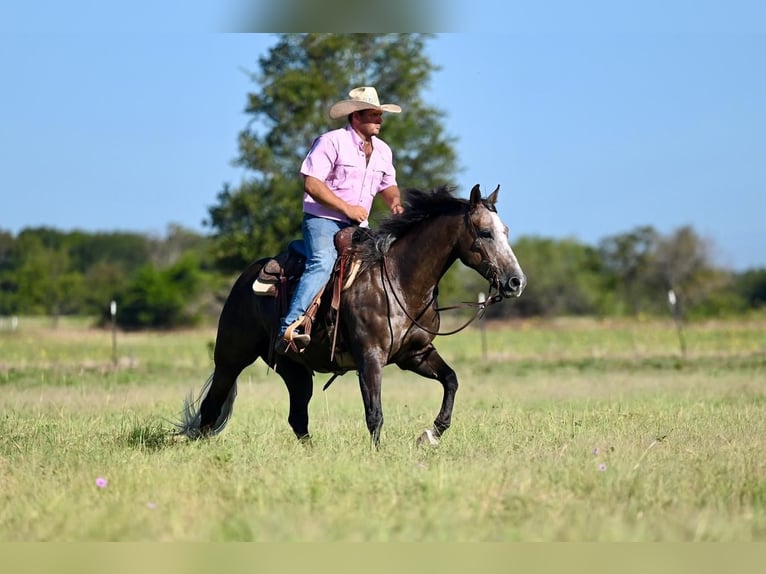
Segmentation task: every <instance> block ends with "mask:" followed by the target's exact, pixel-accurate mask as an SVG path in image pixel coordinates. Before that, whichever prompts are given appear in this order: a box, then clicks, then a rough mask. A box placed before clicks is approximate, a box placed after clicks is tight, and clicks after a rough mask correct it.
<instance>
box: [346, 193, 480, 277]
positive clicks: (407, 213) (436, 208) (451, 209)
mask: <svg viewBox="0 0 766 574" xmlns="http://www.w3.org/2000/svg"><path fill="white" fill-rule="evenodd" d="M454 190H455V188H454V187H450V186H446V185H442V186H440V187H437V188H436V189H432V190H430V191H422V190H420V189H414V188H411V189H407V190H406V191H405V193H404V213H401V214H399V215H393V214H392V215H389V216H388V217H386V219H384V220H383V221H382V222H381V224H380V227H379V228H378V230H377V233H375V234H372V235H371V236H370V237H369V238H368V239H367V240H365V241H364V242H363V244H362V245H361V246H360V255H361V259H362V260H363V261H365V262H368V263H369V262H374V261H377V260H379V259H380V258H381V257H382V256H383V255H384V254H385V253H386V252H387V251H388V248H389V247H390V246H391V244H392V243H393V242H394V241H396V240H397V239H399V238H400V237H402V236H404V235H406V234H407V233H409V232H410V231H411V230H412V229H414V228H416V227H418V226H420V224H422V223H423V222H425V221H428V220H430V219H433V218H435V217H439V216H441V215H452V214H456V213H461V212H463V211H465V209H466V207H467V205H468V200H466V199H462V198H459V197H455V196H454V195H453V191H454Z"/></svg>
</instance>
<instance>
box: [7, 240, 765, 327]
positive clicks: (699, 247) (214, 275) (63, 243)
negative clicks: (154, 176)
mask: <svg viewBox="0 0 766 574" xmlns="http://www.w3.org/2000/svg"><path fill="white" fill-rule="evenodd" d="M213 241H214V240H213V239H212V238H210V237H207V236H204V235H200V234H197V233H195V232H192V231H189V230H186V229H184V228H182V227H179V226H171V227H169V229H168V231H167V234H166V235H165V236H164V237H152V236H147V235H143V234H138V233H124V232H113V233H84V232H81V231H73V232H63V231H57V230H55V229H50V228H28V229H24V230H23V231H21V232H20V233H19V234H18V236H13V235H12V234H10V233H8V232H3V231H0V316H2V315H4V316H10V315H48V316H50V317H52V318H54V319H55V318H56V317H59V316H61V315H89V316H97V317H100V318H101V320H102V321H104V322H106V321H108V320H110V317H109V307H110V302H111V301H115V302H116V303H117V306H118V309H119V311H118V314H117V320H118V323H119V325H120V326H122V327H123V328H173V327H182V326H192V325H197V324H199V323H201V322H211V321H215V320H216V319H217V316H218V313H219V312H220V308H221V303H222V301H223V298H224V297H225V296H226V294H227V292H228V289H229V287H230V285H231V282H232V280H233V278H234V277H233V276H232V275H231V274H230V273H226V272H223V271H221V269H222V268H226V262H225V261H224V262H220V261H216V259H215V256H214V253H215V249H214V242H213ZM513 247H514V250H515V251H516V254H517V256H518V257H519V260H520V261H521V264H522V266H523V268H524V270H525V272H526V273H527V276H528V278H529V284H528V287H527V290H526V291H525V293H524V295H523V296H522V297H521V298H519V299H518V300H514V301H512V302H508V303H506V304H503V305H494V306H491V307H489V309H488V311H487V317H488V318H495V319H504V318H511V317H533V316H556V315H598V316H630V315H637V314H648V315H653V314H665V313H667V312H668V298H667V294H668V291H669V290H671V289H672V290H673V291H674V293H675V295H676V297H677V300H678V301H679V302H680V305H681V306H682V308H681V309H682V312H683V313H684V315H685V316H687V317H711V316H722V315H732V314H738V313H743V312H747V311H748V310H751V309H757V308H760V307H763V306H764V305H766V269H752V270H747V271H744V272H739V273H736V272H732V271H728V270H725V269H721V268H717V267H716V266H715V265H714V263H713V262H712V261H711V257H710V252H711V247H710V246H709V245H708V244H707V243H706V242H705V241H703V240H702V239H701V238H700V237H699V236H698V235H697V234H696V233H695V231H694V229H692V228H691V227H682V228H679V229H678V230H676V231H675V232H673V233H671V234H669V235H662V234H660V233H658V232H657V231H656V230H654V229H653V228H652V227H641V228H637V229H635V230H633V231H630V232H627V233H624V234H619V235H615V236H611V237H607V238H605V239H603V240H602V241H600V242H599V244H598V245H596V246H591V245H586V244H583V243H582V242H579V241H577V240H575V239H562V240H558V239H550V238H541V237H521V238H519V239H518V240H516V241H514V245H513ZM263 255H266V254H261V256H263ZM486 291H487V284H486V282H485V281H484V280H483V279H482V278H481V277H480V276H478V275H477V274H476V273H475V272H473V271H472V270H469V269H466V268H464V267H462V266H461V265H459V264H458V265H457V266H455V267H453V269H452V270H451V271H450V272H449V273H448V275H447V276H446V277H445V279H444V280H443V281H442V284H441V285H440V302H441V303H442V304H446V303H451V302H456V301H461V300H462V301H475V300H476V298H477V296H478V294H479V293H480V292H485V293H486Z"/></svg>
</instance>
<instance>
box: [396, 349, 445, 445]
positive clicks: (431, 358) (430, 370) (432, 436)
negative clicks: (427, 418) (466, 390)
mask: <svg viewBox="0 0 766 574" xmlns="http://www.w3.org/2000/svg"><path fill="white" fill-rule="evenodd" d="M398 365H399V367H401V368H402V369H407V370H409V371H412V372H413V373H417V374H418V375H421V376H423V377H427V378H429V379H436V380H438V381H439V382H440V383H441V384H442V388H443V389H444V395H443V396H442V406H441V408H440V409H439V414H437V415H436V419H434V426H433V429H426V430H425V431H424V432H423V434H421V435H420V437H419V438H418V444H431V445H434V446H435V445H437V444H439V438H440V437H441V436H442V434H444V432H445V431H446V430H447V429H448V428H449V427H450V425H451V424H452V408H453V407H454V405H455V394H456V393H457V387H458V382H457V375H456V374H455V371H454V370H453V369H452V367H450V366H449V365H448V364H447V363H446V362H445V361H444V359H442V357H441V355H439V352H438V351H437V350H436V349H435V348H434V346H433V345H429V346H428V347H427V348H426V349H424V350H423V351H422V352H421V353H418V354H417V355H415V356H413V357H411V358H409V359H407V360H406V361H402V362H399V363H398Z"/></svg>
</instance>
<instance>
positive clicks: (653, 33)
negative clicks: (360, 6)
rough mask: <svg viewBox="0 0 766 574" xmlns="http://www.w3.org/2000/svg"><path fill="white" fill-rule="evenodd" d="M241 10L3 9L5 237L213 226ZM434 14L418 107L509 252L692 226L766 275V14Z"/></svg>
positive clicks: (227, 170) (519, 10) (258, 39)
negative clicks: (438, 113)
mask: <svg viewBox="0 0 766 574" xmlns="http://www.w3.org/2000/svg"><path fill="white" fill-rule="evenodd" d="M243 1H244V0H241V1H240V2H237V1H234V0H230V1H229V2H226V1H223V2H218V3H215V2H209V1H206V0H189V1H187V2H184V3H180V2H176V1H175V0H173V1H169V2H162V3H158V2H144V1H143V0H134V2H132V3H125V2H121V1H115V2H110V3H97V2H90V1H86V0H71V1H68V2H66V3H62V2H54V1H52V0H51V1H49V0H43V1H40V0H27V1H25V2H14V3H4V4H3V7H0V77H1V78H2V82H0V230H4V231H9V232H11V233H13V234H18V233H19V232H20V231H21V230H22V229H25V228H28V227H38V226H47V227H53V228H57V229H60V230H63V231H70V230H75V229H78V230H83V231H136V232H142V233H149V234H153V235H157V236H161V235H163V234H164V233H166V231H167V228H168V225H170V224H175V225H181V226H183V227H186V228H189V229H192V230H195V231H198V232H201V233H209V232H210V229H209V228H208V227H206V226H204V225H203V221H204V220H205V219H206V217H207V215H208V209H209V208H210V207H211V206H213V205H214V204H215V203H216V201H217V200H216V196H217V194H218V192H219V191H220V190H221V189H222V187H223V185H224V184H226V183H229V184H231V185H232V186H234V187H236V186H237V185H238V184H239V183H240V182H241V181H242V180H243V178H247V177H248V172H246V171H244V170H243V169H242V168H239V167H236V166H233V165H232V161H233V160H234V159H235V157H236V156H237V153H238V149H237V136H238V133H239V132H240V131H241V130H242V129H243V128H245V126H246V125H247V122H248V120H249V116H247V114H245V113H244V108H245V104H246V97H247V93H248V92H250V91H256V90H257V86H256V85H255V84H253V82H252V81H251V79H250V76H249V74H248V73H249V72H255V71H257V70H258V58H259V57H261V56H265V55H266V54H267V52H268V50H269V48H270V47H271V46H273V45H274V44H275V43H276V41H277V37H276V35H275V33H269V32H264V31H262V30H260V29H259V27H258V25H257V24H252V23H251V24H248V25H244V26H243V25H242V24H241V23H242V22H243V21H252V20H257V18H255V9H254V8H243V6H242V2H243ZM295 1H298V2H300V1H301V0H295ZM336 1H341V3H343V0H336ZM179 6H183V7H184V8H183V10H182V9H181V8H180V7H179ZM445 6H446V8H445V10H444V11H443V13H442V17H441V19H439V20H438V21H436V23H433V22H431V21H430V20H429V21H416V22H414V23H413V21H411V20H407V21H406V22H405V23H404V24H402V25H403V26H405V25H410V26H414V24H418V25H419V31H426V32H434V33H436V36H435V38H434V39H433V40H431V41H430V42H428V44H427V55H428V56H429V58H430V59H431V61H432V62H433V63H434V64H436V65H437V66H439V68H440V69H439V70H438V71H436V72H435V73H434V74H433V76H432V78H431V82H430V84H429V85H426V86H423V92H422V95H423V98H424V100H425V101H426V102H427V103H428V104H430V105H432V106H435V107H436V108H438V109H440V110H442V111H443V112H444V113H445V130H446V132H447V133H448V134H449V135H451V136H453V137H455V138H456V141H455V149H456V152H457V157H458V161H459V163H460V167H461V168H462V170H461V171H460V173H459V175H458V177H457V180H456V181H455V184H456V185H457V187H458V192H459V193H461V194H463V195H466V194H467V193H468V191H469V190H470V188H471V187H472V186H473V185H474V184H477V183H478V184H480V185H481V187H482V190H484V191H485V193H488V192H490V191H492V190H493V189H494V188H495V186H497V185H500V197H499V204H498V207H499V211H500V215H501V217H502V218H503V220H504V221H505V223H506V224H507V225H508V226H509V227H510V236H511V241H512V242H513V240H514V239H517V238H518V237H521V236H538V237H550V238H556V239H565V238H567V239H576V240H579V241H582V242H584V243H586V244H590V245H594V246H595V245H597V244H598V242H599V241H601V240H602V239H604V238H606V237H609V236H612V235H616V234H620V233H626V232H628V231H631V230H633V229H634V228H636V227H638V226H643V225H651V226H653V227H655V229H657V230H658V231H659V232H661V233H663V234H667V233H671V232H673V231H674V230H676V229H678V228H679V227H681V226H684V225H691V226H692V227H693V228H694V229H695V231H697V233H698V234H700V235H701V236H702V237H703V238H704V239H706V240H707V241H709V242H710V246H711V250H712V254H713V259H714V262H715V263H716V264H718V265H720V266H722V267H724V268H729V269H732V270H745V269H749V268H761V267H766V249H765V248H764V247H766V222H765V221H764V220H765V218H764V215H765V214H766V138H765V137H764V136H765V135H766V65H765V64H764V61H766V60H765V59H764V55H766V3H762V2H758V1H746V0H728V1H725V2H714V1H711V0H697V1H691V0H688V1H687V0H664V1H662V2H660V1H655V0H644V1H643V2H638V1H630V0H625V1H622V2H616V1H609V2H607V1H596V0H583V1H582V2H548V1H540V2H535V3H529V2H527V3H522V2H514V1H512V0H507V1H506V2H499V3H494V2H491V1H485V0H475V1H473V2H471V3H463V2H462V0H461V1H458V0H448V1H447V2H446V3H445ZM762 6H763V7H762ZM243 9H244V10H245V12H246V13H247V15H248V16H250V18H249V19H248V18H243V17H242V10H243ZM264 21H265V20H264ZM386 23H387V24H388V22H386ZM352 24H353V23H352ZM242 28H245V29H250V30H254V31H257V32H258V33H234V32H242ZM354 29H356V30H359V28H354ZM389 29H393V28H389ZM396 29H397V30H399V31H415V30H416V29H417V28H412V29H408V28H406V26H405V27H400V28H396ZM280 30H283V31H289V30H287V29H286V28H281V29H280ZM372 31H374V30H372ZM351 87H353V86H339V87H338V93H339V96H343V95H344V93H345V92H346V91H347V90H348V89H350V88H351ZM380 96H381V99H382V100H385V101H388V100H386V96H385V94H380ZM395 103H399V104H400V105H401V106H402V107H403V108H404V112H403V113H406V111H407V109H406V104H407V103H406V102H395ZM330 127H334V126H331V125H330V124H329V122H328V129H329V128H330ZM381 135H382V136H383V138H384V139H385V125H384V127H383V132H382V134H381ZM394 151H395V150H394ZM297 168H298V166H296V177H297ZM421 186H422V187H428V182H422V185H421ZM296 201H300V198H296ZM522 264H523V261H522Z"/></svg>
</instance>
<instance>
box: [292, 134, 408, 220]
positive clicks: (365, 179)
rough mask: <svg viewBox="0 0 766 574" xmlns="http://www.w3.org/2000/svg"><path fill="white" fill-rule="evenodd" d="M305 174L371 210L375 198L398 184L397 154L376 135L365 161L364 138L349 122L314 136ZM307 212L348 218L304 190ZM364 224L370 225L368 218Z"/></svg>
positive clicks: (350, 200) (349, 200)
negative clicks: (395, 165)
mask: <svg viewBox="0 0 766 574" xmlns="http://www.w3.org/2000/svg"><path fill="white" fill-rule="evenodd" d="M301 174H303V175H310V176H312V177H315V178H317V179H318V180H320V181H323V182H324V183H325V185H327V187H329V188H330V191H332V192H333V193H334V194H335V195H337V196H338V197H340V198H341V199H343V201H345V202H346V203H350V204H351V205H361V206H362V207H364V208H365V209H366V210H367V212H368V213H369V212H370V208H371V207H372V200H373V198H374V197H375V196H376V195H377V194H378V193H380V192H381V191H383V190H384V189H386V188H389V187H391V186H392V185H396V170H395V169H394V164H393V154H392V153H391V148H390V147H388V144H386V142H384V141H383V140H381V139H380V138H377V137H375V136H372V155H371V156H370V161H369V163H365V157H364V141H363V140H362V138H360V137H359V134H357V133H356V132H355V131H354V130H353V128H352V127H351V126H350V125H349V126H346V127H345V128H340V129H337V130H332V131H330V132H327V133H325V134H322V135H321V136H319V137H318V138H317V139H316V140H314V144H313V145H312V146H311V149H310V150H309V153H308V155H307V156H306V159H304V160H303V164H302V165H301ZM303 212H304V213H309V214H311V215H316V216H319V217H326V218H328V219H335V220H338V221H348V219H347V218H346V217H345V216H344V215H343V214H342V213H339V212H338V211H335V210H334V209H330V208H329V207H325V206H324V205H322V204H320V203H317V202H316V201H314V199H313V198H312V197H311V196H310V195H309V194H308V193H304V194H303ZM361 225H362V226H364V227H366V226H367V225H368V223H367V221H364V222H363V223H362V224H361Z"/></svg>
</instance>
